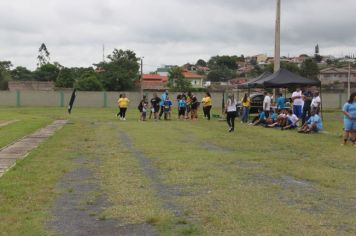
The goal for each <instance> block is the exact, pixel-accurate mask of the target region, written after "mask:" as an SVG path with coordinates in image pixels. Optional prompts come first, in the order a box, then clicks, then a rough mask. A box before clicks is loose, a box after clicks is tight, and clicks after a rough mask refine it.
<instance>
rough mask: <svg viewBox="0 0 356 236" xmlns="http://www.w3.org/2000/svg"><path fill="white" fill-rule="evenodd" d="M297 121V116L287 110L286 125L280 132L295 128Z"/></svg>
mask: <svg viewBox="0 0 356 236" xmlns="http://www.w3.org/2000/svg"><path fill="white" fill-rule="evenodd" d="M298 121H299V118H298V117H297V115H296V114H294V113H293V111H292V110H289V111H288V115H287V125H286V126H284V127H282V130H285V129H295V128H297V126H298V124H297V123H298Z"/></svg>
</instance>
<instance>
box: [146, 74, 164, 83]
mask: <svg viewBox="0 0 356 236" xmlns="http://www.w3.org/2000/svg"><path fill="white" fill-rule="evenodd" d="M142 78H143V81H144V82H146V81H155V82H163V83H165V82H167V81H168V77H167V76H162V75H159V74H144V75H143V76H142Z"/></svg>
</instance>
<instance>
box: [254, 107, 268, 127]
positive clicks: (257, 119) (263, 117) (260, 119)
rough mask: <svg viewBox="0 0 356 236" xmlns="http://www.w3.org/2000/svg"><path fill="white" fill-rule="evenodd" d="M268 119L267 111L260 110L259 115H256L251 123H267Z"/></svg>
mask: <svg viewBox="0 0 356 236" xmlns="http://www.w3.org/2000/svg"><path fill="white" fill-rule="evenodd" d="M266 120H267V116H266V113H265V112H264V111H261V110H260V113H259V114H258V116H256V117H255V118H254V119H253V120H252V123H250V125H253V126H256V125H259V124H266Z"/></svg>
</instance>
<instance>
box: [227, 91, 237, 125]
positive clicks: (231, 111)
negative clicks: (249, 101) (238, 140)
mask: <svg viewBox="0 0 356 236" xmlns="http://www.w3.org/2000/svg"><path fill="white" fill-rule="evenodd" d="M225 109H226V121H227V124H228V125H229V132H233V131H234V130H235V117H236V101H235V98H234V96H233V95H229V96H228V99H227V101H226V105H225Z"/></svg>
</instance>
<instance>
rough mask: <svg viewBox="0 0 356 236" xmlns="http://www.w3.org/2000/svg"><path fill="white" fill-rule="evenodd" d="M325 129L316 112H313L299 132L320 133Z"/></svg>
mask: <svg viewBox="0 0 356 236" xmlns="http://www.w3.org/2000/svg"><path fill="white" fill-rule="evenodd" d="M322 129H323V123H322V121H321V118H320V116H319V115H318V114H316V112H315V110H313V111H311V116H310V117H309V119H308V120H307V122H306V123H304V125H303V126H302V128H301V129H300V130H299V131H298V132H299V133H310V132H319V131H320V130H322Z"/></svg>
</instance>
